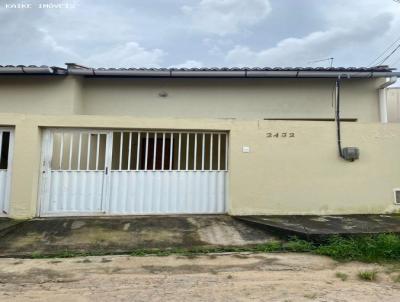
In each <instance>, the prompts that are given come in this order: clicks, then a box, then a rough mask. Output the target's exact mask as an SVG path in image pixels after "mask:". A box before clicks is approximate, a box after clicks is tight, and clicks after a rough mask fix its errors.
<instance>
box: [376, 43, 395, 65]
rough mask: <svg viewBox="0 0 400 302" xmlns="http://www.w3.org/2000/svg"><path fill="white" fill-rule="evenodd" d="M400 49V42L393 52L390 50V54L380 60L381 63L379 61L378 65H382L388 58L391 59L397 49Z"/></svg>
mask: <svg viewBox="0 0 400 302" xmlns="http://www.w3.org/2000/svg"><path fill="white" fill-rule="evenodd" d="M399 49H400V44H399V45H397V47H396V48H395V49H393V50H392V51H391V52H390V54H388V55H387V56H386V57H385V58H384V59H383V60H382V61H380V62H379V63H378V65H382V64H383V63H384V62H385V61H386V60H387V59H389V58H390V57H391V56H392V55H393V54H394V53H395V52H396V51H397V50H399Z"/></svg>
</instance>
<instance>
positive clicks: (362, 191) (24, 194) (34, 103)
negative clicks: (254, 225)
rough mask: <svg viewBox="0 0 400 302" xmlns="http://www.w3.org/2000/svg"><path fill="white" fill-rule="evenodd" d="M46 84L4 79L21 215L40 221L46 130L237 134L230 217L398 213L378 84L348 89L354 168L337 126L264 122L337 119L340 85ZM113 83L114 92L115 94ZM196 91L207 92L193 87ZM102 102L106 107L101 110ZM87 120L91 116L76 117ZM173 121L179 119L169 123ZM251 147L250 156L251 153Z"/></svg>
mask: <svg viewBox="0 0 400 302" xmlns="http://www.w3.org/2000/svg"><path fill="white" fill-rule="evenodd" d="M20 79H21V80H20ZM97 80H99V82H96V83H94V82H92V81H97ZM24 81H26V82H24ZM46 81H47V80H46V79H45V78H37V80H36V79H35V80H33V79H25V78H19V79H18V80H16V79H14V80H9V79H4V78H3V79H0V83H1V85H3V86H2V87H1V89H2V93H1V94H0V125H10V126H15V130H16V133H15V151H14V165H13V174H12V190H11V205H10V209H11V211H10V212H11V213H10V215H11V216H12V217H15V218H26V217H33V216H35V215H36V213H37V210H38V206H39V203H38V195H39V185H38V183H39V178H40V164H41V163H40V150H41V128H43V127H82V128H103V129H111V128H112V129H178V130H179V129H181V130H187V129H189V130H220V131H229V133H230V158H229V167H230V171H229V185H228V193H229V194H228V209H229V213H231V214H241V215H245V214H350V213H388V212H396V211H399V208H400V206H397V205H394V201H393V188H400V165H397V164H396V163H397V162H398V150H399V149H400V124H386V125H384V124H380V123H379V122H378V105H377V104H378V92H377V90H376V88H377V86H378V84H379V81H370V82H368V81H356V82H354V87H353V88H351V87H349V85H348V84H349V83H347V84H346V83H345V84H344V87H343V94H342V96H343V99H342V100H343V106H342V109H343V117H355V118H359V122H357V123H343V146H357V147H360V150H361V158H360V160H358V161H356V162H353V163H349V162H345V161H343V160H342V159H340V158H339V157H338V155H337V147H336V132H335V131H336V130H335V125H334V123H333V122H309V121H307V122H293V121H292V122H289V121H264V120H263V118H264V117H273V118H278V117H284V118H287V117H300V116H299V115H301V117H303V116H304V117H316V118H322V117H332V115H333V112H332V110H333V109H332V107H331V97H330V93H331V92H332V90H331V86H332V85H331V84H333V83H331V82H329V81H328V82H329V83H328V82H325V81H323V82H321V83H320V84H321V85H312V83H311V82H312V80H306V81H309V82H304V83H303V84H304V85H305V86H299V85H300V82H297V84H296V83H295V82H290V81H289V82H286V84H285V85H284V83H285V81H282V80H280V81H278V82H277V83H276V86H275V85H272V84H271V83H270V82H268V81H261V82H257V81H258V80H257V81H254V82H251V83H250V82H249V83H247V84H246V85H248V87H249V88H246V87H247V86H246V85H244V84H243V85H242V86H240V85H238V84H237V85H236V84H235V85H234V84H232V81H233V80H229V81H231V82H230V83H231V85H228V82H229V81H226V83H225V84H224V83H223V82H218V83H217V80H216V82H214V83H207V85H206V84H201V83H200V82H202V80H190V81H192V82H190V81H189V82H184V81H183V80H180V81H177V82H174V83H175V84H171V83H169V84H168V83H167V84H168V86H162V85H161V84H160V86H157V85H158V84H157V85H155V83H161V82H160V81H159V82H153V84H152V85H150V84H147V85H150V86H146V83H142V84H140V81H139V80H134V81H131V82H128V81H126V80H121V83H122V84H121V83H119V82H118V81H116V82H115V83H108V82H109V81H111V80H106V79H104V82H101V81H103V80H101V79H96V80H94V79H91V80H86V81H80V80H79V79H75V78H67V79H65V78H56V79H48V84H46V83H47V82H46ZM112 81H114V80H112ZM136 81H138V82H136ZM195 81H198V82H196V83H198V84H196V83H195ZM218 81H219V80H218ZM13 83H14V84H13ZM149 83H150V82H149ZM178 83H180V84H179V85H178ZM25 84H26V85H27V86H26V87H25ZM106 84H107V85H110V86H109V88H107V89H106V88H104V87H105V86H106ZM139 84H140V85H143V88H142V86H140V85H139ZM165 85H166V84H165ZM197 85H200V86H201V87H197V88H196V89H194V88H195V87H196V86H197ZM296 85H297V86H296ZM120 86H121V87H120ZM81 87H84V89H83V90H81V89H80V88H81ZM229 87H230V88H229ZM296 87H297V88H296ZM167 88H168V89H167ZM172 88H173V89H172ZM295 88H296V89H297V90H296V89H295ZM323 88H324V89H323ZM160 89H162V90H166V91H167V92H168V93H169V97H168V98H167V99H165V100H164V99H160V98H159V97H158V96H157V95H158V91H159V90H160ZM253 91H254V93H253ZM296 91H297V93H296ZM95 102H98V104H97V105H99V106H94V103H95ZM160 102H161V103H160ZM123 104H125V105H126V106H123ZM154 104H164V105H159V106H155V105H154ZM100 111H101V112H100ZM103 111H104V112H103ZM82 112H84V113H87V114H86V115H82V114H77V113H82ZM89 113H90V114H89ZM139 115H143V117H138V116H139ZM147 115H149V116H150V115H154V116H152V117H146V116H147ZM161 115H163V116H164V117H159V116H161ZM169 115H176V116H178V117H176V118H173V117H165V116H169ZM205 115H209V116H208V118H204V117H203V116H205ZM222 115H224V116H222ZM231 115H234V116H231ZM266 115H267V116H266ZM200 116H202V117H200ZM221 117H224V118H221ZM229 117H233V118H229ZM268 132H270V133H273V134H275V133H288V132H292V133H294V134H295V137H294V138H288V137H286V138H283V137H282V138H281V137H279V138H274V137H272V138H267V137H266V133H268ZM243 146H248V147H250V150H251V152H250V153H243V152H242V147H243Z"/></svg>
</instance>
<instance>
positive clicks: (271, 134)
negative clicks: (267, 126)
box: [266, 132, 294, 138]
mask: <svg viewBox="0 0 400 302" xmlns="http://www.w3.org/2000/svg"><path fill="white" fill-rule="evenodd" d="M266 137H267V138H272V137H275V138H278V137H282V138H287V137H288V138H292V137H294V132H275V133H274V132H267V134H266Z"/></svg>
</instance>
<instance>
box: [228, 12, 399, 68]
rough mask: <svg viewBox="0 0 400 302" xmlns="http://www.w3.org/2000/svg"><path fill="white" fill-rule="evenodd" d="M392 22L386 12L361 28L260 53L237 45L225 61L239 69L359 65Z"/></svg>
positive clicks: (333, 30) (316, 36) (307, 38)
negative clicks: (334, 62)
mask: <svg viewBox="0 0 400 302" xmlns="http://www.w3.org/2000/svg"><path fill="white" fill-rule="evenodd" d="M391 20H392V15H391V14H388V13H383V14H381V15H379V16H377V17H375V18H372V19H370V20H369V21H368V22H362V23H361V24H362V25H361V26H356V25H355V26H353V27H334V28H331V29H329V30H326V31H316V32H313V33H311V34H309V35H307V36H305V37H303V38H286V39H283V40H281V41H280V42H279V43H277V45H276V46H274V47H271V48H267V49H263V50H260V51H255V50H252V49H251V48H249V47H247V46H242V45H237V46H235V47H234V48H233V49H231V50H230V51H228V53H227V55H226V58H225V59H226V62H228V63H229V64H233V65H237V66H300V65H303V66H304V65H307V63H308V62H309V61H311V60H315V59H321V58H328V57H331V56H335V59H339V60H340V59H343V62H352V61H353V62H356V61H357V59H358V56H359V55H363V53H362V47H366V46H367V45H368V44H369V43H372V42H373V41H374V40H375V39H378V38H379V37H380V36H381V35H382V33H383V32H385V30H387V28H388V27H390V22H391ZM343 50H346V51H344V52H343ZM365 50H366V49H365ZM365 50H364V51H365ZM341 56H343V58H341ZM344 57H345V58H344Z"/></svg>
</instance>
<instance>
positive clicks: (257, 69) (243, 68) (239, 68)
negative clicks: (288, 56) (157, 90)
mask: <svg viewBox="0 0 400 302" xmlns="http://www.w3.org/2000/svg"><path fill="white" fill-rule="evenodd" d="M68 65H70V66H71V67H73V66H74V64H72V63H71V64H68ZM76 66H79V68H85V69H93V70H119V71H123V70H140V71H170V70H187V71H246V70H248V71H355V72H359V71H367V72H368V71H369V72H371V71H393V70H395V68H390V67H389V66H387V65H382V66H373V67H204V68H203V67H202V68H175V67H170V68H146V67H132V68H104V67H99V68H91V67H83V66H81V65H76ZM21 67H23V68H58V69H66V68H63V67H58V66H48V65H0V68H21Z"/></svg>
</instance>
